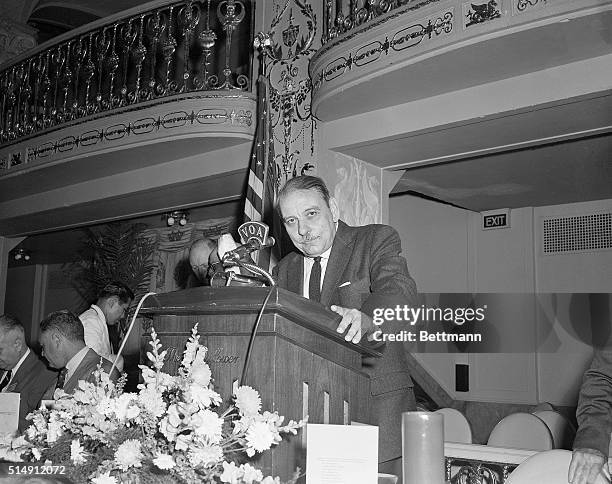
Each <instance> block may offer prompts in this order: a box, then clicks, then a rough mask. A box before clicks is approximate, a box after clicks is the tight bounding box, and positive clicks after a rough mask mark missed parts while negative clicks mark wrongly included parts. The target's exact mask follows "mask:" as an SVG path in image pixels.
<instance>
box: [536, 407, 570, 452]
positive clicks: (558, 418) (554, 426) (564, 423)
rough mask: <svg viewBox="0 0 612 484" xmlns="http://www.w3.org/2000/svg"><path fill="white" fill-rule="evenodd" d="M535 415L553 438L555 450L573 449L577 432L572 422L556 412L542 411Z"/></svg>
mask: <svg viewBox="0 0 612 484" xmlns="http://www.w3.org/2000/svg"><path fill="white" fill-rule="evenodd" d="M533 414H534V415H535V416H536V417H538V418H540V419H542V420H543V421H544V423H545V424H546V426H547V427H548V430H550V433H551V434H552V438H553V448H554V449H571V448H572V443H573V442H574V436H575V435H576V430H575V429H574V426H573V425H572V424H571V422H570V421H569V420H568V419H567V418H566V417H565V416H564V415H562V414H560V413H559V412H555V411H554V410H541V411H536V412H533Z"/></svg>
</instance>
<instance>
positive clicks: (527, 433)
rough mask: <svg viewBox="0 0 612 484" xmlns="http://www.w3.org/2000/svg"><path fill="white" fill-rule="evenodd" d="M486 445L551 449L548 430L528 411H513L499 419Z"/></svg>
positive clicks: (551, 440)
mask: <svg viewBox="0 0 612 484" xmlns="http://www.w3.org/2000/svg"><path fill="white" fill-rule="evenodd" d="M487 444H488V445H494V446H497V447H510V448H513V449H528V450H551V449H552V448H553V438H552V434H551V433H550V430H549V429H548V427H547V426H546V424H545V423H544V421H542V420H541V419H539V418H538V417H536V416H535V415H532V414H530V413H513V414H511V415H508V416H507V417H504V418H503V419H501V420H500V421H499V422H498V423H497V425H496V426H495V427H494V428H493V430H492V431H491V435H489V441H488V442H487Z"/></svg>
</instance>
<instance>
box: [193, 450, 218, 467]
mask: <svg viewBox="0 0 612 484" xmlns="http://www.w3.org/2000/svg"><path fill="white" fill-rule="evenodd" d="M188 457H189V462H190V463H191V465H193V466H194V467H195V466H199V465H202V466H204V467H214V466H215V465H216V464H217V463H218V462H220V461H222V460H223V449H222V448H221V446H219V445H205V446H202V447H197V446H196V447H192V448H190V449H189V455H188Z"/></svg>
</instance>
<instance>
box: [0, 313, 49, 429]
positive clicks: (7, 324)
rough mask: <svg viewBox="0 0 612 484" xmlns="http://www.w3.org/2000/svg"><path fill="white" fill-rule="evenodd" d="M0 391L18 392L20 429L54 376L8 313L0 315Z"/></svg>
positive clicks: (26, 423)
mask: <svg viewBox="0 0 612 484" xmlns="http://www.w3.org/2000/svg"><path fill="white" fill-rule="evenodd" d="M0 369H2V370H4V373H3V375H2V377H0V391H2V392H3V393H19V395H20V401H19V427H18V431H19V432H23V431H24V430H25V429H26V427H27V426H28V425H29V424H30V422H29V421H28V420H26V418H25V417H26V415H27V414H29V413H30V412H31V411H32V410H36V409H37V408H38V407H39V405H40V401H41V399H42V397H43V394H44V393H45V391H46V390H47V388H49V385H51V384H52V383H55V381H56V380H57V372H54V371H51V370H49V369H48V368H47V367H46V366H45V364H44V363H43V362H42V361H41V360H40V359H39V358H38V356H37V355H36V354H35V353H34V352H33V351H32V350H31V349H30V348H28V346H27V344H26V340H25V332H24V329H23V326H22V324H21V323H20V322H19V320H18V319H17V318H15V317H13V316H10V315H8V314H3V315H2V316H0Z"/></svg>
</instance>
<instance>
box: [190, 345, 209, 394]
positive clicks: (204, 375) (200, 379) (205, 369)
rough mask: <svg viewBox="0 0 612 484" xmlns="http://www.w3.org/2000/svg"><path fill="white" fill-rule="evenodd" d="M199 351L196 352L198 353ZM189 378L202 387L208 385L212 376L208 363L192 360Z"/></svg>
mask: <svg viewBox="0 0 612 484" xmlns="http://www.w3.org/2000/svg"><path fill="white" fill-rule="evenodd" d="M199 353H200V352H198V354H199ZM191 378H192V379H193V381H194V382H195V383H197V384H198V385H202V386H203V387H208V385H210V379H211V378H212V373H211V371H210V367H209V366H208V363H205V362H204V361H201V362H200V361H198V360H197V359H196V362H194V365H193V366H192V367H191Z"/></svg>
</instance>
